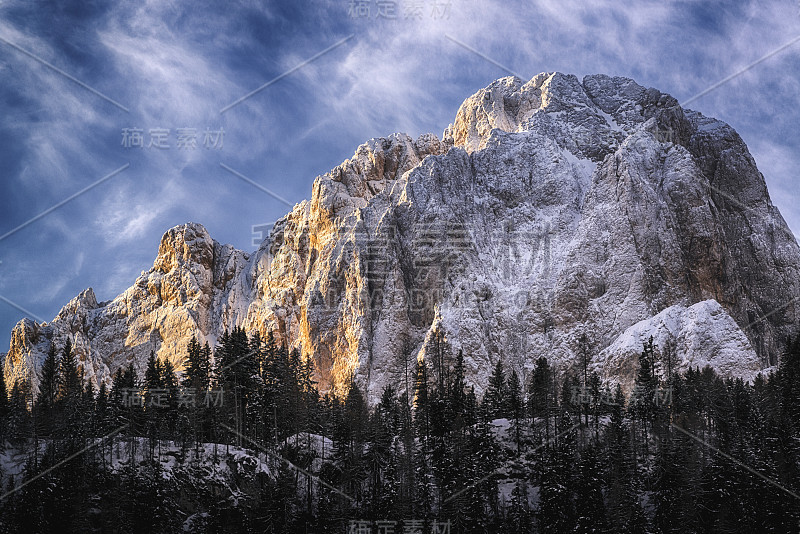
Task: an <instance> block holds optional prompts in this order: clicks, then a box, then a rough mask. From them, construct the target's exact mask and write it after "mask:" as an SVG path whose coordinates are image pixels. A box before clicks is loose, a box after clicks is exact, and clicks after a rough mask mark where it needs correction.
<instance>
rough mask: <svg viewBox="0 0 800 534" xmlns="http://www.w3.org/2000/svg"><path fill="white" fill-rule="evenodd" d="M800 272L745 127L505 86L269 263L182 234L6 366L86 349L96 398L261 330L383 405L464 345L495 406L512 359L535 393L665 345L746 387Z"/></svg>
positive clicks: (769, 359) (612, 92)
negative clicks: (106, 387) (549, 381)
mask: <svg viewBox="0 0 800 534" xmlns="http://www.w3.org/2000/svg"><path fill="white" fill-rule="evenodd" d="M799 269H800V249H798V245H797V242H796V240H795V238H794V236H793V235H792V234H791V232H790V231H789V230H788V228H787V226H786V224H785V222H784V221H783V218H782V217H781V215H780V213H779V212H778V210H777V208H775V207H774V206H773V205H772V203H771V201H770V198H769V194H768V192H767V189H766V185H765V182H764V179H763V176H762V175H761V174H760V173H759V172H758V169H757V168H756V164H755V162H754V160H753V158H752V157H751V155H750V154H749V152H748V150H747V147H746V146H745V144H744V142H743V141H742V139H741V138H740V137H739V136H738V134H736V132H735V131H734V130H733V129H732V128H730V127H729V126H728V125H726V124H724V123H722V122H720V121H717V120H715V119H710V118H707V117H704V116H703V115H701V114H700V113H697V112H694V111H691V110H686V109H682V108H681V107H680V106H679V105H678V103H677V101H676V100H675V99H674V98H672V97H671V96H669V95H666V94H664V93H661V92H659V91H657V90H655V89H647V88H644V87H642V86H640V85H638V84H636V83H635V82H634V81H632V80H629V79H626V78H612V77H609V76H605V75H594V76H587V77H585V78H584V79H583V81H579V80H578V79H577V78H576V77H575V76H571V75H564V74H561V73H544V74H540V75H537V76H536V77H534V78H533V79H531V80H530V81H528V82H525V81H523V80H520V79H518V78H513V77H509V78H502V79H500V80H497V81H496V82H494V83H492V84H491V85H489V86H488V87H486V88H485V89H482V90H480V91H478V92H477V93H476V94H474V95H473V96H471V97H470V98H468V99H467V100H466V101H465V102H464V103H463V104H462V105H461V107H460V109H459V110H458V113H457V116H456V119H455V122H454V123H453V124H451V125H450V126H449V127H448V128H447V129H446V130H445V132H444V135H443V139H442V140H439V139H438V138H436V136H434V135H432V134H426V135H423V136H420V138H418V139H416V140H414V139H412V138H410V137H409V136H407V135H404V134H394V135H391V136H389V137H388V138H380V139H372V140H370V141H369V142H367V143H366V144H364V145H362V146H360V147H359V148H358V149H357V150H356V153H355V155H354V156H353V157H352V158H351V159H349V160H347V161H345V162H344V163H342V164H341V165H340V166H338V167H337V168H335V169H333V170H332V171H330V172H329V173H327V174H326V175H324V176H320V177H318V178H317V179H316V181H315V182H314V186H313V191H312V196H311V199H310V200H308V201H303V202H301V203H300V204H298V205H296V206H295V208H294V209H293V210H292V211H291V213H289V214H287V215H286V216H285V217H283V218H282V219H280V220H279V221H278V222H277V223H276V225H275V226H274V228H273V231H272V233H271V235H270V236H269V238H267V239H265V241H264V242H263V243H262V245H261V247H260V248H259V250H258V251H256V252H255V253H253V254H246V253H244V252H241V251H237V250H235V249H233V248H232V247H230V246H227V245H220V244H219V243H217V242H215V241H214V240H212V239H211V237H210V236H209V235H208V233H207V232H206V230H205V229H204V228H203V227H202V226H201V225H199V224H187V225H183V226H179V227H176V228H173V229H171V230H170V231H168V232H167V233H166V234H165V235H164V237H163V238H162V241H161V245H160V247H159V253H158V257H157V258H156V261H155V262H154V264H153V268H152V269H150V270H149V271H148V272H145V273H142V275H141V276H140V277H139V278H138V279H137V281H136V283H135V284H134V285H133V286H132V287H131V288H130V289H128V290H127V291H126V292H125V293H123V294H122V295H120V296H118V297H117V298H116V299H114V300H113V301H110V302H108V303H104V304H102V305H100V304H98V303H97V302H96V299H95V297H94V294H93V293H92V291H91V289H89V290H87V291H86V292H84V293H83V294H81V295H80V296H79V297H77V298H76V299H74V300H73V301H71V302H70V303H69V304H68V305H67V306H65V307H64V309H63V310H62V311H61V312H60V313H59V315H58V316H57V317H56V318H55V319H54V320H53V321H52V322H50V323H49V324H45V325H39V324H36V323H34V322H32V321H30V320H24V321H21V322H20V323H19V324H18V325H17V327H16V328H15V330H14V332H13V335H12V341H11V347H10V351H9V353H8V357H7V358H6V362H5V373H6V377H7V378H8V379H10V380H14V379H15V378H16V377H19V376H22V375H26V374H29V373H30V371H31V370H33V369H35V368H36V367H37V366H38V365H39V363H40V361H41V359H42V357H43V355H44V354H45V353H46V351H47V348H48V347H49V344H50V343H52V342H56V343H58V344H63V342H64V341H65V340H66V338H67V336H69V337H70V338H72V339H73V342H74V344H75V345H76V347H77V350H78V353H79V355H80V358H81V361H83V362H84V369H85V372H86V374H87V377H88V378H89V379H90V380H92V381H95V382H96V381H97V380H107V379H108V378H109V377H110V376H111V374H112V373H113V372H115V371H116V369H117V368H119V367H120V366H124V365H128V364H129V362H131V361H133V362H135V363H136V364H137V365H138V366H140V367H141V366H143V364H144V362H145V360H146V357H147V354H149V352H150V350H151V349H152V350H156V351H157V352H158V354H159V355H160V356H161V357H166V358H169V359H171V360H172V361H173V363H174V364H175V365H176V367H177V368H180V367H181V363H182V359H183V354H184V349H185V346H186V343H187V342H188V340H189V338H190V337H191V336H192V335H193V334H197V335H198V336H199V337H200V338H201V339H205V340H208V341H210V342H211V343H212V344H213V343H214V342H215V341H216V339H217V337H218V336H219V335H220V334H221V333H222V332H223V331H224V329H226V328H231V327H233V326H234V325H242V326H244V327H245V328H246V329H248V330H250V331H260V332H262V333H264V334H266V332H268V331H273V332H275V333H276V335H277V336H278V338H279V340H280V341H281V342H283V343H286V344H287V345H289V346H292V347H298V348H300V350H301V351H302V353H303V354H304V355H305V356H313V357H314V358H315V363H316V368H317V371H318V379H319V381H320V385H321V387H322V388H323V389H327V388H332V389H333V390H335V391H341V390H342V388H344V387H346V384H347V382H348V379H349V377H350V375H351V374H352V373H355V374H356V376H357V378H358V379H359V380H360V381H361V382H362V383H363V384H364V385H365V386H366V388H367V390H368V392H369V395H370V396H371V397H372V398H375V396H376V395H378V394H379V393H380V390H381V389H382V387H383V385H385V384H387V383H393V384H395V385H397V384H399V385H400V387H403V386H404V385H405V384H408V383H409V381H410V380H411V378H410V375H411V374H412V373H413V366H414V364H415V360H416V359H417V358H426V357H427V358H430V359H431V360H432V361H434V362H435V364H436V365H439V364H440V362H441V361H442V360H444V362H445V364H447V360H448V359H449V358H452V357H453V356H454V355H455V354H456V353H457V351H458V350H463V351H464V354H465V356H466V364H467V368H468V373H469V377H470V379H471V381H472V382H473V383H474V384H475V385H476V387H477V389H478V391H481V390H482V389H483V387H484V385H485V384H486V377H487V376H488V374H489V372H490V370H491V369H492V367H493V364H494V362H495V361H496V359H497V358H500V357H502V358H504V359H505V361H506V363H507V364H508V365H510V366H513V367H515V368H517V369H518V370H519V371H520V373H521V374H522V375H523V376H524V375H525V374H526V373H527V371H529V370H530V369H531V368H532V366H533V364H534V362H535V360H536V358H538V357H540V356H547V357H548V358H549V359H550V360H551V361H552V362H554V363H555V364H556V365H557V367H558V368H560V369H561V370H567V369H570V368H575V367H576V366H577V365H579V361H580V360H581V358H579V357H578V354H579V353H580V352H581V351H583V350H588V351H589V352H590V354H592V355H593V361H592V367H593V368H594V369H597V370H598V371H599V372H601V373H602V375H603V377H604V378H606V379H609V380H619V381H621V382H622V383H623V384H626V385H629V384H630V382H631V380H632V377H633V374H634V373H635V369H636V355H637V351H640V350H641V344H642V343H643V342H644V340H645V339H646V338H648V337H649V336H650V335H652V336H653V337H654V339H655V341H656V343H657V348H658V354H659V358H660V359H661V360H662V364H663V361H669V362H674V363H675V365H676V366H677V367H678V368H683V369H685V368H686V366H688V365H696V364H701V363H702V364H705V363H708V364H710V365H712V366H714V367H716V368H717V369H718V370H719V371H720V372H722V373H724V374H726V375H728V376H740V377H743V378H746V379H750V378H752V377H753V376H754V375H755V374H756V373H758V372H759V371H760V370H762V369H764V368H766V367H769V366H771V365H774V364H775V363H776V358H777V356H778V355H779V354H780V352H781V351H782V349H783V347H784V346H785V344H786V341H787V339H788V338H789V336H791V335H794V334H795V333H796V332H797V322H798V317H797V306H796V303H795V301H794V300H792V299H793V297H795V296H797V295H798V294H799V293H798V291H800V271H799ZM582 340H583V341H582Z"/></svg>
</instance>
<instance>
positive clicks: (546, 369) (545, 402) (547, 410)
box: [528, 357, 555, 440]
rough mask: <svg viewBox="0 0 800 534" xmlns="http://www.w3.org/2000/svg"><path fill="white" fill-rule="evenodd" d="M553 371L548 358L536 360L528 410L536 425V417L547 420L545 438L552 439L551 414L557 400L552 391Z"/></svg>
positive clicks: (529, 392)
mask: <svg viewBox="0 0 800 534" xmlns="http://www.w3.org/2000/svg"><path fill="white" fill-rule="evenodd" d="M552 382H553V371H552V370H551V368H550V365H549V364H548V363H547V358H544V357H542V358H539V359H538V360H537V361H536V367H535V368H534V371H533V375H532V376H531V384H530V388H529V389H528V412H529V413H530V416H531V418H532V419H533V423H534V426H535V421H536V418H543V419H544V422H545V439H546V440H549V439H550V416H551V415H552V412H553V407H554V405H555V400H554V399H553V393H552Z"/></svg>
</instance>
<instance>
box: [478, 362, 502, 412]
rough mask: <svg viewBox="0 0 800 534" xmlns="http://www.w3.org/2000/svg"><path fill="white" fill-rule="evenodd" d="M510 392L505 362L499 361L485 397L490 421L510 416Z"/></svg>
mask: <svg viewBox="0 0 800 534" xmlns="http://www.w3.org/2000/svg"><path fill="white" fill-rule="evenodd" d="M507 399H508V391H507V389H506V374H505V369H504V368H503V360H502V358H501V359H498V360H497V364H496V365H495V366H494V371H493V372H492V376H491V377H490V378H489V386H488V387H487V388H486V393H484V395H483V404H484V406H485V412H486V414H487V416H488V417H489V418H490V420H493V419H499V418H501V417H506V416H507V415H508V413H507V411H506V407H507V406H508V401H507Z"/></svg>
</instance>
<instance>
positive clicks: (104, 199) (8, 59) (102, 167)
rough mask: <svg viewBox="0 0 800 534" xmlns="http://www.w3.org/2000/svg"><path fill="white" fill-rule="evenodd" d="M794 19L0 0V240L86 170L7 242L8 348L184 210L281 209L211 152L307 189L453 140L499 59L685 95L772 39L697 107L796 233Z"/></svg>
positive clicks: (773, 14)
mask: <svg viewBox="0 0 800 534" xmlns="http://www.w3.org/2000/svg"><path fill="white" fill-rule="evenodd" d="M392 17H394V18H392ZM798 36H800V1H799V0H776V1H772V2H768V1H760V0H755V1H752V2H729V3H726V2H715V3H711V2H702V1H700V0H689V1H684V2H680V1H677V2H676V1H669V0H661V1H654V2H639V3H637V4H634V5H633V6H625V5H623V3H622V2H618V1H617V0H612V1H608V2H586V1H585V0H577V1H572V0H553V1H549V0H547V1H539V2H536V1H522V2H515V1H508V0H396V1H392V0H370V1H362V0H354V1H351V0H334V1H328V2H325V1H320V2H309V3H304V2H295V1H288V0H286V1H281V2H253V1H241V2H235V1H232V2H202V1H198V2H191V3H190V2H169V1H165V0H159V1H145V2H127V1H121V2H108V3H102V2H96V1H88V0H82V1H69V0H65V1H61V2H31V1H30V0H0V79H2V83H0V110H2V115H1V117H2V118H0V139H2V142H1V143H0V235H4V234H7V233H8V232H10V231H12V230H14V229H15V228H17V227H18V226H20V225H23V224H24V223H26V222H27V221H29V220H30V219H31V218H33V217H35V216H37V215H39V214H41V213H42V212H45V211H47V210H49V209H50V208H52V207H53V206H56V205H58V204H60V203H62V202H64V201H65V200H66V199H69V198H70V197H72V196H74V195H75V194H76V193H78V192H79V191H81V190H83V189H86V188H87V187H89V186H92V185H93V184H96V185H94V187H92V188H91V189H89V190H88V191H86V192H85V193H83V194H80V195H78V196H76V197H75V198H73V199H72V200H70V201H69V202H66V203H64V204H63V205H60V206H59V207H58V208H56V209H54V210H52V211H50V212H49V213H47V214H46V215H44V216H42V217H41V218H39V219H38V220H36V221H34V222H32V223H30V224H28V225H26V226H24V227H23V228H21V229H19V230H17V231H15V232H13V233H12V234H10V235H7V236H6V237H3V238H1V239H0V262H2V263H0V351H4V350H7V349H5V347H7V346H8V342H9V333H10V331H11V329H12V328H13V326H14V324H15V323H16V322H17V321H18V320H20V319H21V318H22V317H23V316H26V315H28V316H31V315H32V316H36V317H38V318H42V319H45V320H50V319H52V318H53V316H55V314H56V313H57V312H58V310H59V309H60V308H61V306H63V305H64V304H65V303H66V302H67V301H69V300H70V299H71V298H72V297H74V296H75V295H77V294H78V293H79V292H81V291H82V290H83V289H85V288H87V287H93V288H94V290H95V292H96V294H97V297H98V299H99V300H109V299H112V298H113V297H115V296H116V295H117V294H119V293H120V292H122V291H123V290H125V289H126V288H127V287H128V286H130V285H131V284H132V283H133V281H134V280H135V278H136V277H137V276H138V275H139V274H140V272H141V271H142V270H146V269H148V268H149V267H150V266H151V265H152V261H153V259H154V258H155V256H156V253H157V250H158V243H159V239H160V237H161V235H162V234H163V233H164V231H166V230H167V229H169V228H170V227H172V226H175V225H177V224H181V223H183V222H187V221H196V222H200V223H202V224H204V225H205V226H206V228H208V230H209V232H210V233H211V235H212V236H213V237H214V238H215V239H216V240H218V241H221V242H225V243H232V244H233V245H235V246H236V247H238V248H241V249H244V250H253V249H254V248H255V247H253V246H252V240H253V237H254V236H253V232H252V227H253V226H254V225H259V224H263V223H270V222H273V221H274V220H276V219H277V218H279V217H280V216H282V215H283V214H284V213H286V212H287V211H288V209H289V208H288V207H287V205H285V204H284V203H283V202H282V201H281V200H278V199H276V198H274V197H273V196H270V195H268V194H266V193H265V192H264V191H263V190H262V189H259V188H256V187H254V186H253V185H251V184H248V183H247V182H245V181H244V180H242V179H240V178H238V177H237V176H235V175H234V174H232V173H231V172H229V171H228V170H226V169H225V168H223V167H222V166H221V164H223V165H225V166H227V167H228V168H229V169H232V170H234V171H235V172H237V173H240V174H241V175H243V176H246V177H247V178H249V179H251V180H253V181H255V182H257V183H258V184H260V185H261V186H262V188H266V189H269V190H270V191H272V192H274V193H275V194H276V195H277V196H279V197H281V198H283V199H286V200H288V201H289V202H290V203H295V202H299V201H300V200H302V199H304V198H308V197H309V196H310V192H311V184H312V182H313V180H314V178H315V177H316V176H317V175H320V174H323V173H325V172H326V171H328V170H329V169H330V168H332V167H334V166H336V165H338V164H339V163H340V162H341V161H342V160H344V159H346V158H349V157H350V156H351V155H352V154H353V152H354V151H355V148H356V147H357V146H358V145H359V144H361V143H363V142H364V141H366V140H368V139H369V138H371V137H377V136H385V135H388V134H391V133H392V132H398V131H399V132H406V133H408V134H410V135H412V136H414V137H416V136H417V135H419V134H421V133H425V132H433V133H435V134H437V135H441V132H442V130H443V129H444V128H445V127H447V125H448V124H449V123H450V122H452V120H453V118H454V117H455V113H456V110H457V109H458V106H459V104H460V103H461V102H462V101H463V100H464V99H465V98H466V97H468V96H469V95H471V94H472V93H474V92H475V91H477V90H478V89H480V88H482V87H484V86H486V85H488V84H489V83H490V82H491V81H492V80H494V79H496V78H499V77H502V76H506V75H508V74H509V72H508V71H512V72H514V73H517V74H519V75H521V76H522V77H525V78H530V77H532V76H533V75H535V74H537V73H539V72H545V71H554V70H558V71H562V72H566V73H572V74H576V75H578V76H579V77H582V76H583V75H586V74H592V73H606V74H611V75H621V76H628V77H631V78H634V79H635V80H637V81H638V82H639V83H640V84H642V85H645V86H651V87H656V88H658V89H660V90H662V91H665V92H668V93H670V94H672V95H673V96H675V97H676V98H678V100H679V101H686V100H688V99H690V98H692V97H694V96H695V95H697V94H698V93H701V92H703V91H704V90H706V89H708V88H709V87H711V86H712V85H714V84H715V83H716V82H719V81H720V80H724V79H725V78H727V77H729V76H731V75H733V74H736V73H738V72H739V71H740V70H742V69H743V68H744V67H747V66H748V65H750V64H752V63H754V62H756V61H757V60H759V59H761V58H763V57H764V56H767V55H769V57H768V58H766V59H764V60H763V61H761V62H759V63H758V64H757V65H755V66H753V67H752V68H750V69H747V70H746V71H745V72H743V73H741V74H740V75H738V76H735V77H733V78H732V79H731V80H730V81H728V82H726V83H724V84H722V85H720V86H719V87H717V88H716V89H714V90H713V91H711V92H709V93H707V94H705V95H704V96H702V97H701V98H697V99H696V100H694V101H692V102H691V104H690V105H689V106H688V107H690V108H692V109H697V110H699V111H701V112H702V113H704V114H706V115H710V116H713V117H716V118H719V119H721V120H724V121H726V122H728V123H729V124H731V125H732V126H733V127H734V128H736V130H737V131H738V132H739V134H740V135H741V136H742V137H743V138H744V140H745V142H746V143H747V144H748V146H749V147H750V150H751V152H752V153H753V156H754V157H755V159H756V162H757V163H758V166H759V168H760V170H761V171H762V173H763V174H764V175H765V178H766V180H767V183H768V186H769V189H770V193H771V195H772V199H773V202H774V203H775V204H777V205H778V206H779V208H780V209H781V211H782V213H783V215H784V217H785V218H786V220H787V222H788V223H789V225H790V226H791V227H792V229H793V230H794V231H795V233H797V232H798V231H800V206H799V205H798V202H797V200H798V198H800V194H798V191H797V181H796V177H797V175H798V169H799V168H800V151H798V148H797V147H798V146H799V145H800V127H798V124H800V107H798V101H799V100H800V99H798V95H800V41H797V42H794V43H793V44H791V45H789V46H786V47H785V48H783V49H782V50H780V51H778V52H776V53H773V52H775V51H776V50H778V49H780V48H781V47H782V46H784V45H786V44H787V43H790V42H792V40H793V39H795V38H797V37H798ZM456 41H458V42H460V43H463V44H465V45H467V46H468V47H469V48H471V49H472V50H468V49H467V48H465V47H464V46H462V45H461V44H459V43H457V42H456ZM326 50H327V51H326ZM323 51H325V53H323V54H321V55H320V53H321V52H323ZM476 52H477V53H476ZM315 56H316V57H315ZM310 58H315V59H313V60H312V61H310V62H308V61H307V60H309V59H310ZM45 62H46V63H45ZM48 64H49V66H48ZM56 69H57V70H56ZM287 71H290V72H288V74H287ZM284 74H285V75H284ZM282 75H283V76H282ZM275 78H279V79H278V80H277V81H274V82H273V83H271V84H270V85H268V86H267V87H264V88H263V89H262V90H261V91H259V92H257V93H255V94H253V95H252V96H250V97H249V98H247V99H245V100H243V101H241V102H240V103H238V104H236V105H235V106H233V107H230V108H228V109H226V110H225V111H224V112H221V110H223V109H225V108H226V107H227V106H230V105H231V104H232V103H234V102H236V101H238V100H239V99H240V98H242V97H243V96H245V95H247V94H249V93H251V92H252V91H254V90H256V89H258V88H259V87H261V86H263V85H265V84H267V83H268V82H270V81H271V80H274V79H275ZM133 128H138V129H141V130H142V135H143V141H144V144H145V147H143V148H139V147H132V148H127V147H125V146H123V131H124V130H125V129H133ZM179 129H181V131H180V132H179V131H178V130H179ZM158 130H162V131H163V130H169V132H168V133H167V134H166V138H165V139H164V141H163V144H165V145H167V146H168V148H157V147H156V146H152V147H147V145H148V144H149V143H150V142H151V141H154V144H156V145H157V144H158ZM207 130H208V132H209V134H211V137H209V138H208V140H206V131H207ZM220 130H224V133H223V134H222V138H221V143H220V142H219V141H220V140H219V138H218V137H217V136H218V135H219V131H220ZM193 133H194V134H195V135H196V136H197V137H196V138H195V142H196V148H179V147H178V146H177V145H178V141H179V137H181V140H182V141H186V142H188V144H189V145H191V139H192V134H193ZM151 134H152V135H151ZM204 141H207V143H204ZM213 141H216V144H215V143H214V142H213ZM204 144H207V145H208V146H204ZM126 165H127V167H126ZM123 167H124V169H122V170H121V171H119V172H117V173H116V174H114V175H113V176H109V174H111V173H113V172H114V171H117V170H119V169H121V168H123ZM104 177H107V178H106V179H105V180H104V181H102V182H101V183H99V184H98V183H97V182H98V181H99V180H101V179H102V178H104ZM19 308H23V309H25V310H27V311H28V312H29V313H24V312H23V311H21V310H20V309H19Z"/></svg>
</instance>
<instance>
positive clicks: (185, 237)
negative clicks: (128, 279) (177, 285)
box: [153, 222, 214, 273]
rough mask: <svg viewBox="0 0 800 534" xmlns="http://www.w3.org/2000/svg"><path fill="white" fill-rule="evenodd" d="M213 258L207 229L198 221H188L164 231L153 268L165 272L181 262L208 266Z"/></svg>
mask: <svg viewBox="0 0 800 534" xmlns="http://www.w3.org/2000/svg"><path fill="white" fill-rule="evenodd" d="M213 258H214V240H213V239H212V238H211V235H210V234H209V233H208V230H206V228H205V227H204V226H203V225H202V224H200V223H195V222H188V223H186V224H180V225H178V226H175V227H173V228H170V229H169V230H167V231H166V232H165V233H164V235H163V236H162V237H161V244H160V245H159V247H158V257H157V258H156V260H155V262H154V263H153V268H155V269H158V270H160V271H162V272H165V273H166V272H169V271H171V270H172V269H173V268H175V267H176V266H178V265H181V264H183V263H200V264H202V265H205V266H206V267H210V266H211V263H212V261H213Z"/></svg>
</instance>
